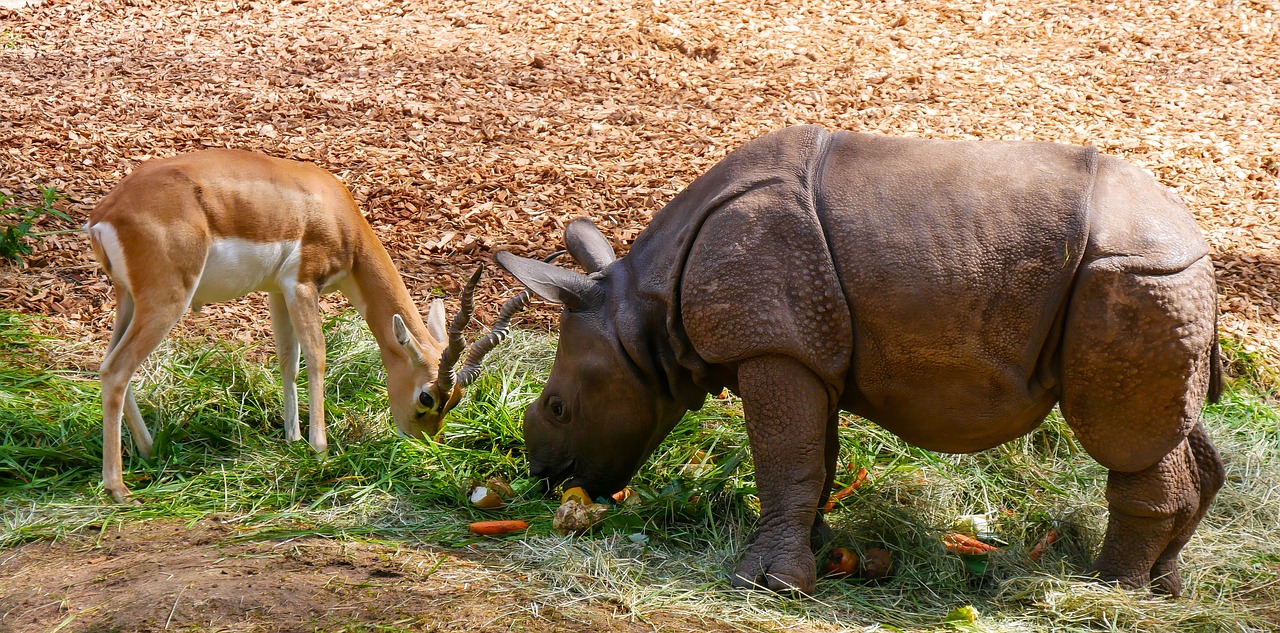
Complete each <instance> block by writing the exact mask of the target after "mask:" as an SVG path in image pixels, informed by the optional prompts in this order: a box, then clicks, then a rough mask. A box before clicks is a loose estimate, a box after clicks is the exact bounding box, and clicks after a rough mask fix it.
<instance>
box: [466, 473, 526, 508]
mask: <svg viewBox="0 0 1280 633" xmlns="http://www.w3.org/2000/svg"><path fill="white" fill-rule="evenodd" d="M515 494H516V493H515V491H514V490H512V489H511V484H509V483H507V480H506V479H503V478H502V477H498V476H494V477H490V478H489V479H487V480H485V482H484V483H483V484H478V485H475V486H472V487H471V492H469V493H468V494H467V498H468V499H469V500H470V501H471V505H473V506H475V507H477V508H480V509H482V510H491V509H493V508H501V507H502V506H503V505H505V504H506V502H507V499H510V498H511V497H514V496H515Z"/></svg>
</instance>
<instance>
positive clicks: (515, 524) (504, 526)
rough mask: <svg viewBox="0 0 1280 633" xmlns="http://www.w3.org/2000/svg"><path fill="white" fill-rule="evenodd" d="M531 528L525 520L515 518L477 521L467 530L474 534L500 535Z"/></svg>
mask: <svg viewBox="0 0 1280 633" xmlns="http://www.w3.org/2000/svg"><path fill="white" fill-rule="evenodd" d="M527 529H529V524H528V523H525V522H524V521H517V520H513V519H509V520H503V521H476V522H475V523H472V524H471V526H470V527H468V528H467V531H469V532H471V533H472V534H484V535H486V536H498V535H500V534H507V533H510V532H518V531H520V530H527Z"/></svg>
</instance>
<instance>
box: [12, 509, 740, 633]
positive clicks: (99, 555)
mask: <svg viewBox="0 0 1280 633" xmlns="http://www.w3.org/2000/svg"><path fill="white" fill-rule="evenodd" d="M235 536H236V533H235V530H234V529H233V528H231V527H228V526H226V525H223V524H221V523H219V522H217V521H213V520H204V521H201V522H199V523H197V524H195V525H194V526H189V525H187V524H186V523H181V522H154V523H146V524H129V525H123V526H121V525H111V526H106V527H100V528H98V529H96V530H92V529H91V530H86V531H84V532H82V533H80V534H78V535H77V536H74V537H72V538H68V539H65V540H61V541H58V542H56V543H44V542H38V543H30V544H27V545H24V546H22V547H18V548H16V549H14V550H11V551H7V552H3V553H0V578H2V579H3V582H2V583H0V632H3V633H20V632H26V631H33V632H34V631H41V632H47V631H55V630H56V631H66V632H75V631H85V632H90V631H92V632H101V631H138V632H147V631H166V630H169V631H190V630H198V631H228V632H229V631H245V632H249V631H252V632H255V633H256V632H264V633H265V632H272V633H275V632H289V631H299V632H303V631H305V632H308V633H310V632H312V631H316V630H334V629H341V628H344V627H347V628H354V629H356V630H361V629H360V625H366V626H368V627H369V630H378V629H377V627H388V626H395V627H398V628H399V629H412V630H415V631H481V632H497V631H504V632H505V631H557V632H568V631H582V632H586V631H606V632H609V633H622V632H630V631H636V632H639V631H644V632H652V631H672V632H684V631H688V632H695V631H709V632H713V633H718V632H721V631H735V630H738V629H734V628H731V627H727V626H725V625H723V624H719V623H716V622H708V621H695V620H691V619H688V618H686V617H683V616H677V615H668V614H662V613H656V614H653V615H651V616H648V617H646V618H644V619H640V618H636V617H634V616H629V615H627V614H625V613H624V612H623V611H625V610H621V609H618V608H617V606H616V605H610V604H604V603H600V602H597V601H590V600H583V601H580V602H577V603H575V604H574V605H573V606H571V607H566V606H564V605H548V604H543V603H541V602H540V601H539V599H538V598H536V597H535V596H534V593H533V592H532V591H528V590H523V589H520V588H517V583H515V582H513V579H512V578H505V577H503V574H502V573H501V571H500V570H497V569H495V568H493V567H492V566H488V565H486V563H485V561H484V560H483V559H478V558H474V557H473V553H471V552H468V551H466V550H463V551H442V550H436V549H430V548H423V547H417V546H413V545H400V544H384V543H376V544H371V543H359V542H337V541H334V540H328V539H322V538H318V537H308V538H299V539H290V540H284V541H254V542H243V543H236V542H234V541H233V539H234V537H235Z"/></svg>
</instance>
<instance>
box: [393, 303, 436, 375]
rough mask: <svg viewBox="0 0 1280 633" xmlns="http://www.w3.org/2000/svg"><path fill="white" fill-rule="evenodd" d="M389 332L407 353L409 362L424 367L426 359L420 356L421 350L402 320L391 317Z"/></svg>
mask: <svg viewBox="0 0 1280 633" xmlns="http://www.w3.org/2000/svg"><path fill="white" fill-rule="evenodd" d="M391 332H392V333H393V334H394V335H395V337H396V342H397V343H399V344H400V346H401V347H403V348H404V351H406V352H408V353H409V360H411V361H413V362H414V363H416V364H418V365H426V364H427V361H426V358H425V357H423V355H422V349H421V348H419V347H418V341H417V340H415V339H414V338H413V333H412V332H410V331H409V328H408V326H406V325H405V324H404V319H402V318H400V315H398V314H393V315H391Z"/></svg>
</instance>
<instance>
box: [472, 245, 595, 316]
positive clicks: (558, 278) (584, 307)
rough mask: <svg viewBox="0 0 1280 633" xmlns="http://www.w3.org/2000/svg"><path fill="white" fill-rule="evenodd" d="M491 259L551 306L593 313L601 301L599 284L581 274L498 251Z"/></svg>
mask: <svg viewBox="0 0 1280 633" xmlns="http://www.w3.org/2000/svg"><path fill="white" fill-rule="evenodd" d="M493 258H494V260H495V261H497V262H498V265H499V266H501V267H502V268H503V269H504V270H506V271H507V272H509V273H511V274H512V275H514V276H515V278H516V279H519V280H520V283H522V284H524V286H525V287H526V288H528V289H529V290H530V291H531V292H533V294H536V295H538V296H539V297H542V298H543V299H546V300H547V301H550V302H552V303H562V304H564V305H565V306H566V307H568V308H569V309H570V310H573V311H575V312H583V311H589V310H593V309H595V308H597V307H599V306H600V304H601V303H602V302H603V301H604V290H603V289H602V288H601V287H600V283H599V282H597V281H596V280H594V279H591V278H590V277H587V276H586V275H583V274H581V273H576V272H573V271H572V270H565V269H563V268H560V267H559V266H554V265H552V264H548V263H546V262H540V261H538V260H536V259H529V258H528V257H520V256H519V255H516V254H514V253H511V252H510V251H498V253H497V254H496V255H494V257H493Z"/></svg>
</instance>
